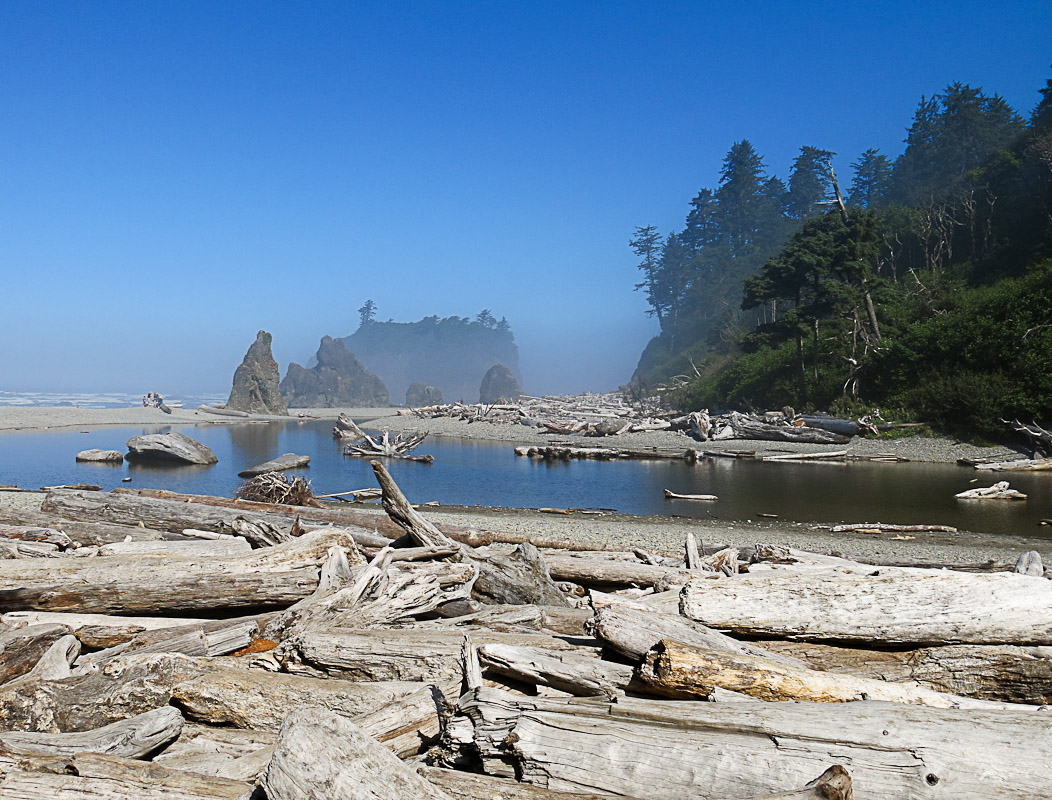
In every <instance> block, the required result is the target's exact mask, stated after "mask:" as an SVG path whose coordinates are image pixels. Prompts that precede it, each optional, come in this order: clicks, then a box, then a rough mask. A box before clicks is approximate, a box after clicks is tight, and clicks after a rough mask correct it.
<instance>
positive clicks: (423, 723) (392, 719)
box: [354, 684, 453, 758]
mask: <svg viewBox="0 0 1052 800" xmlns="http://www.w3.org/2000/svg"><path fill="white" fill-rule="evenodd" d="M443 688H445V689H452V688H453V686H452V684H447V685H446V686H445V687H441V688H440V687H438V686H435V685H426V686H422V687H420V688H419V689H417V690H416V691H415V692H412V693H411V694H407V695H405V696H403V697H399V698H396V699H395V700H392V701H391V702H390V703H385V704H384V705H383V706H381V707H380V708H377V709H376V710H374V711H369V712H366V713H363V714H358V715H356V716H355V717H354V724H355V725H357V726H358V727H359V728H361V729H362V730H363V731H364V732H365V733H367V734H369V735H370V736H372V737H373V738H374V739H375V740H376V741H378V742H379V743H380V744H382V745H383V746H384V747H386V748H387V749H388V750H390V751H391V752H392V753H394V754H395V755H396V756H398V757H399V758H410V757H412V756H415V755H417V754H419V753H421V752H423V751H424V750H425V749H426V748H427V747H428V746H430V745H431V744H433V743H434V742H435V741H436V740H437V739H438V736H439V734H440V733H441V718H440V712H439V708H440V706H441V707H442V711H443V712H444V711H445V705H444V695H443Z"/></svg>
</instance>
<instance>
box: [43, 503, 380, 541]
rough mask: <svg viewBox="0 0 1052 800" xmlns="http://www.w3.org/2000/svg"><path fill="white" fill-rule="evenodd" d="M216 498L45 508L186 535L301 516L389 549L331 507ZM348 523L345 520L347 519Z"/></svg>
mask: <svg viewBox="0 0 1052 800" xmlns="http://www.w3.org/2000/svg"><path fill="white" fill-rule="evenodd" d="M205 500H211V498H200V501H198V500H195V498H194V497H193V495H174V496H172V497H169V498H159V497H151V496H149V495H138V494H130V493H125V492H120V491H117V492H101V493H100V492H68V491H60V492H49V493H48V496H47V497H46V498H44V502H43V504H42V508H43V509H44V510H45V511H48V512H53V513H55V514H58V515H60V516H64V517H68V518H71V519H77V520H88V521H101V522H109V523H117V524H121V525H131V526H135V525H138V524H139V523H140V522H142V523H143V524H144V525H145V526H146V527H147V528H151V529H154V530H159V531H170V532H173V533H181V532H182V531H183V530H185V529H187V528H193V529H196V530H205V531H214V532H216V533H226V534H233V533H234V529H233V521H234V520H235V519H238V518H239V517H240V518H242V519H247V520H268V521H270V522H272V523H274V524H278V522H279V520H280V519H281V518H285V519H286V520H287V523H288V525H289V527H290V528H291V526H292V523H293V521H294V519H295V518H297V517H299V518H300V523H301V525H302V526H303V527H305V528H307V529H310V528H311V527H323V526H326V525H332V524H340V525H341V527H342V528H343V529H344V530H346V531H347V533H348V534H349V535H350V536H352V537H353V538H354V540H355V542H356V543H358V544H359V545H362V546H365V547H383V546H384V545H386V544H390V541H389V540H388V539H386V538H385V537H383V536H378V535H376V534H375V533H373V532H372V528H373V527H374V526H373V525H372V523H370V528H369V529H368V530H367V529H365V528H361V527H358V526H357V522H359V521H361V517H360V516H355V517H354V519H355V520H356V522H351V521H350V520H349V519H348V516H347V515H348V514H350V513H351V512H348V511H342V512H335V511H330V510H328V509H320V508H319V509H313V508H304V507H301V506H296V507H293V506H280V505H276V504H269V503H248V502H244V503H238V502H237V501H234V500H230V499H227V500H226V503H227V504H228V506H229V507H223V506H217V505H212V504H211V503H208V502H204V501H205ZM341 520H343V521H341Z"/></svg>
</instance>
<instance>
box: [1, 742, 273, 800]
mask: <svg viewBox="0 0 1052 800" xmlns="http://www.w3.org/2000/svg"><path fill="white" fill-rule="evenodd" d="M66 772H71V773H74V774H65V773H66ZM251 792H252V785H251V784H249V783H245V782H243V781H233V780H229V779H227V778H216V777H210V776H206V775H200V774H198V773H196V772H184V771H182V770H174V769H166V768H165V767H162V766H158V765H157V764H151V763H148V762H142V761H136V760H134V759H129V758H120V757H118V756H110V755H102V754H99V753H78V754H77V755H75V756H73V758H72V759H70V760H69V762H68V766H66V767H65V770H63V772H58V773H55V772H9V773H7V774H6V775H5V776H4V778H3V780H2V781H0V796H3V797H4V798H5V800H39V798H41V797H47V798H49V800H84V798H98V800H243V799H244V798H247V797H248V796H249V794H250V793H251Z"/></svg>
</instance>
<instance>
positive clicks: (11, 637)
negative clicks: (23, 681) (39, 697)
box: [0, 623, 71, 684]
mask: <svg viewBox="0 0 1052 800" xmlns="http://www.w3.org/2000/svg"><path fill="white" fill-rule="evenodd" d="M70 632H71V631H70V628H69V627H68V626H66V625H57V624H54V623H50V624H42V625H29V626H27V627H25V628H18V629H16V630H12V631H3V632H0V684H3V683H7V682H8V681H9V680H12V679H14V678H17V677H19V676H20V675H25V674H26V673H27V672H29V671H30V670H31V669H32V668H33V667H34V666H35V665H36V663H37V662H38V661H40V658H41V657H42V656H43V655H44V653H46V652H47V651H48V650H49V649H50V648H51V645H53V644H54V643H55V642H56V641H58V640H59V639H60V638H62V637H63V636H66V635H67V634H69V633H70Z"/></svg>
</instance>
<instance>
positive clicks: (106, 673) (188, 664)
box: [0, 654, 207, 733]
mask: <svg viewBox="0 0 1052 800" xmlns="http://www.w3.org/2000/svg"><path fill="white" fill-rule="evenodd" d="M206 667H207V665H206V664H203V663H202V662H200V661H199V660H196V659H191V658H187V657H186V656H180V655H170V654H148V655H137V654H131V655H127V656H123V655H118V656H116V657H115V658H114V659H112V660H111V661H110V662H109V663H108V664H107V665H106V668H105V669H104V670H98V671H95V670H90V671H86V672H83V673H81V672H78V673H77V674H74V675H71V676H70V677H68V678H63V679H60V680H45V679H34V680H32V681H25V680H19V681H17V682H11V683H8V684H5V685H3V686H0V730H8V731H10V730H20V731H40V732H51V733H59V732H66V733H68V732H74V731H86V730H92V729H94V728H97V727H99V726H100V725H107V724H109V723H111V722H118V721H120V720H123V719H127V718H128V717H133V716H135V715H137V714H142V713H143V712H145V711H151V710H153V709H155V708H159V707H160V706H164V705H167V704H168V702H169V700H171V697H172V687H173V686H174V685H175V684H176V683H179V682H180V681H185V680H189V679H192V678H195V677H197V676H199V675H201V674H202V673H203V672H204V671H205V670H206Z"/></svg>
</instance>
